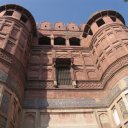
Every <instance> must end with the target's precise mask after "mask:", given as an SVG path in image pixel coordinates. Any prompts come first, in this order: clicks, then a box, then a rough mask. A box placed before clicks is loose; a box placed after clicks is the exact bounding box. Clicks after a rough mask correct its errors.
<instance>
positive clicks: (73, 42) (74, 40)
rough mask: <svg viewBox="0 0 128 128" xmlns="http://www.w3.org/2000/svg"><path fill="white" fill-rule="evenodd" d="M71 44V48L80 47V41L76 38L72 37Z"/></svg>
mask: <svg viewBox="0 0 128 128" xmlns="http://www.w3.org/2000/svg"><path fill="white" fill-rule="evenodd" d="M69 43H70V45H71V46H80V39H79V38H76V37H72V38H70V39H69Z"/></svg>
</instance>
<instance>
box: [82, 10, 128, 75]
mask: <svg viewBox="0 0 128 128" xmlns="http://www.w3.org/2000/svg"><path fill="white" fill-rule="evenodd" d="M83 37H84V38H85V41H88V42H90V43H89V47H90V49H91V51H92V54H93V58H94V62H95V63H96V66H97V68H98V70H100V73H101V74H102V73H103V72H104V71H105V70H106V69H107V68H108V67H109V66H110V65H111V64H112V63H114V62H115V61H117V60H118V59H120V58H121V57H123V56H125V55H126V54H127V51H128V29H127V27H126V26H125V21H124V19H123V17H122V16H121V15H120V14H119V13H118V12H116V11H111V10H107V11H100V12H97V13H95V14H94V15H93V16H92V17H91V18H90V19H89V20H88V22H87V25H86V26H85V29H84V34H83Z"/></svg>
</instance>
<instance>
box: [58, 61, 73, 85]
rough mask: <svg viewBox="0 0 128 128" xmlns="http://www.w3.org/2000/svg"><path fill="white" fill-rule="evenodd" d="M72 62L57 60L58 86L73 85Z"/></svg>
mask: <svg viewBox="0 0 128 128" xmlns="http://www.w3.org/2000/svg"><path fill="white" fill-rule="evenodd" d="M70 69H71V61H70V59H57V60H56V79H57V84H58V85H71V84H72V80H71V72H70Z"/></svg>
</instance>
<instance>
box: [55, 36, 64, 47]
mask: <svg viewBox="0 0 128 128" xmlns="http://www.w3.org/2000/svg"><path fill="white" fill-rule="evenodd" d="M54 45H65V39H64V38H62V37H56V38H54Z"/></svg>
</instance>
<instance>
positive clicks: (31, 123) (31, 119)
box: [23, 113, 35, 128]
mask: <svg viewBox="0 0 128 128" xmlns="http://www.w3.org/2000/svg"><path fill="white" fill-rule="evenodd" d="M23 126H24V127H23V128H35V115H34V114H31V113H30V114H29V113H28V114H26V115H25V116H24V123H23Z"/></svg>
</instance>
